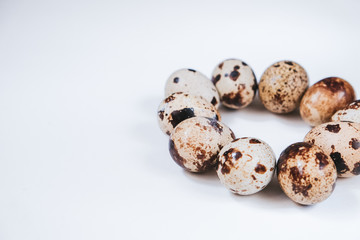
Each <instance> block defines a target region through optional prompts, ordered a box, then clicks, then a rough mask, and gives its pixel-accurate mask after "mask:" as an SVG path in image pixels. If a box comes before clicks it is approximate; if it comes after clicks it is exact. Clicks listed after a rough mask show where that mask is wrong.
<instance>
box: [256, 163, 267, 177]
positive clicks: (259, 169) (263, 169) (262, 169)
mask: <svg viewBox="0 0 360 240" xmlns="http://www.w3.org/2000/svg"><path fill="white" fill-rule="evenodd" d="M255 172H257V173H259V174H264V173H265V172H266V167H265V166H264V165H262V164H260V163H258V164H257V165H256V167H255Z"/></svg>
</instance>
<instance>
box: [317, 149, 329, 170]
mask: <svg viewBox="0 0 360 240" xmlns="http://www.w3.org/2000/svg"><path fill="white" fill-rule="evenodd" d="M315 156H316V159H317V160H319V169H320V170H322V169H323V168H324V167H325V166H326V165H328V164H329V161H328V156H327V155H326V154H325V153H322V152H317V153H315Z"/></svg>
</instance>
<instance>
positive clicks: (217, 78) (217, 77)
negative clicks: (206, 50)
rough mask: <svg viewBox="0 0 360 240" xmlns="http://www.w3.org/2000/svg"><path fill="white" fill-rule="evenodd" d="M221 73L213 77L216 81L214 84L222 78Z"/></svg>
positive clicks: (213, 80)
mask: <svg viewBox="0 0 360 240" xmlns="http://www.w3.org/2000/svg"><path fill="white" fill-rule="evenodd" d="M220 78H221V75H220V74H218V75H216V76H215V77H212V79H211V81H212V82H213V83H214V85H216V83H217V82H218V81H219V80H220Z"/></svg>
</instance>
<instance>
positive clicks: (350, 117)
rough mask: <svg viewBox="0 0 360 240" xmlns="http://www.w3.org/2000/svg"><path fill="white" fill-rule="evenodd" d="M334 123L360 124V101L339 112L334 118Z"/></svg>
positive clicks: (332, 119) (332, 118)
mask: <svg viewBox="0 0 360 240" xmlns="http://www.w3.org/2000/svg"><path fill="white" fill-rule="evenodd" d="M331 121H332V122H337V121H343V122H357V123H360V100H356V101H354V102H352V103H350V104H349V105H348V106H347V107H345V108H344V109H341V110H339V111H337V112H336V113H335V114H334V115H333V116H332V117H331Z"/></svg>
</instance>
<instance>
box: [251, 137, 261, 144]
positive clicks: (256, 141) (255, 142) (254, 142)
mask: <svg viewBox="0 0 360 240" xmlns="http://www.w3.org/2000/svg"><path fill="white" fill-rule="evenodd" d="M249 143H251V144H258V143H261V142H260V141H259V140H257V139H255V138H252V139H250V140H249Z"/></svg>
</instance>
